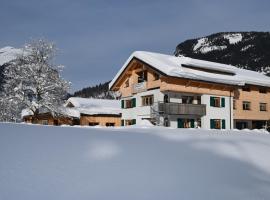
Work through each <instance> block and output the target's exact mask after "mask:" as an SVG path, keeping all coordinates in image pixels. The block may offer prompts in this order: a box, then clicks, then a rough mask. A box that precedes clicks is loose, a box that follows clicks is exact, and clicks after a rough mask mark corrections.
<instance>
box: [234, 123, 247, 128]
mask: <svg viewBox="0 0 270 200" xmlns="http://www.w3.org/2000/svg"><path fill="white" fill-rule="evenodd" d="M236 128H237V129H240V130H241V129H245V128H248V123H247V122H236Z"/></svg>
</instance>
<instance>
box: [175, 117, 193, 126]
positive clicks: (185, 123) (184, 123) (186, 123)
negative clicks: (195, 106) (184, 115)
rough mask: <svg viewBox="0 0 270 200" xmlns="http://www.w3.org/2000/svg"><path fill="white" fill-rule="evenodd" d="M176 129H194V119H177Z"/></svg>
mask: <svg viewBox="0 0 270 200" xmlns="http://www.w3.org/2000/svg"><path fill="white" fill-rule="evenodd" d="M177 127H178V128H194V127H195V120H194V119H181V118H178V119H177Z"/></svg>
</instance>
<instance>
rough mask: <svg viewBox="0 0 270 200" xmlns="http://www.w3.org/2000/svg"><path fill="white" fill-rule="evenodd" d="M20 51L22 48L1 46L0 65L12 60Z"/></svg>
mask: <svg viewBox="0 0 270 200" xmlns="http://www.w3.org/2000/svg"><path fill="white" fill-rule="evenodd" d="M21 53H22V49H15V48H13V47H4V48H1V49H0V66H1V65H4V64H5V63H8V62H10V61H12V60H14V59H15V58H16V57H17V56H18V55H19V54H21Z"/></svg>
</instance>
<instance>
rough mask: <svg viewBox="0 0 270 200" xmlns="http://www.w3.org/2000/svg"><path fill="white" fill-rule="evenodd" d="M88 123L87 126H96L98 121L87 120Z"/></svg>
mask: <svg viewBox="0 0 270 200" xmlns="http://www.w3.org/2000/svg"><path fill="white" fill-rule="evenodd" d="M88 125H89V126H98V125H99V123H98V122H89V124H88Z"/></svg>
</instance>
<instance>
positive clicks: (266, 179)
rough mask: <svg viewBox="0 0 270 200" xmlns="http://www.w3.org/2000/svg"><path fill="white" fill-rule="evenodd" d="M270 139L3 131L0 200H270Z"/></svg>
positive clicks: (0, 127)
mask: <svg viewBox="0 0 270 200" xmlns="http://www.w3.org/2000/svg"><path fill="white" fill-rule="evenodd" d="M269 152H270V135H269V134H263V133H259V131H258V133H257V132H255V131H253V132H251V131H250V132H249V131H212V130H211V131H210V130H202V129H201V130H192V129H191V130H183V129H168V128H157V127H151V128H149V127H148V128H147V126H145V127H144V128H143V127H140V128H136V127H130V128H88V127H85V128H79V127H44V126H38V125H21V124H0V157H1V162H0V199H5V200H14V199H27V200H31V199H33V200H36V199H39V200H41V199H44V200H45V199H46V200H48V199H51V200H52V199H57V200H61V199H65V200H68V199H72V200H74V199H80V200H84V199H85V200H86V199H87V200H89V199H98V200H100V199H117V200H121V199H125V200H126V199H129V200H133V199H140V200H143V199H145V200H146V199H147V200H150V199H153V200H159V199H160V200H164V199H170V200H173V199H177V200H179V199H192V200H196V199H200V200H202V199H206V200H211V199H213V200H217V199H219V200H223V199H224V200H228V199H237V200H239V199H243V200H244V199H270V190H269V187H270V156H269Z"/></svg>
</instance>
